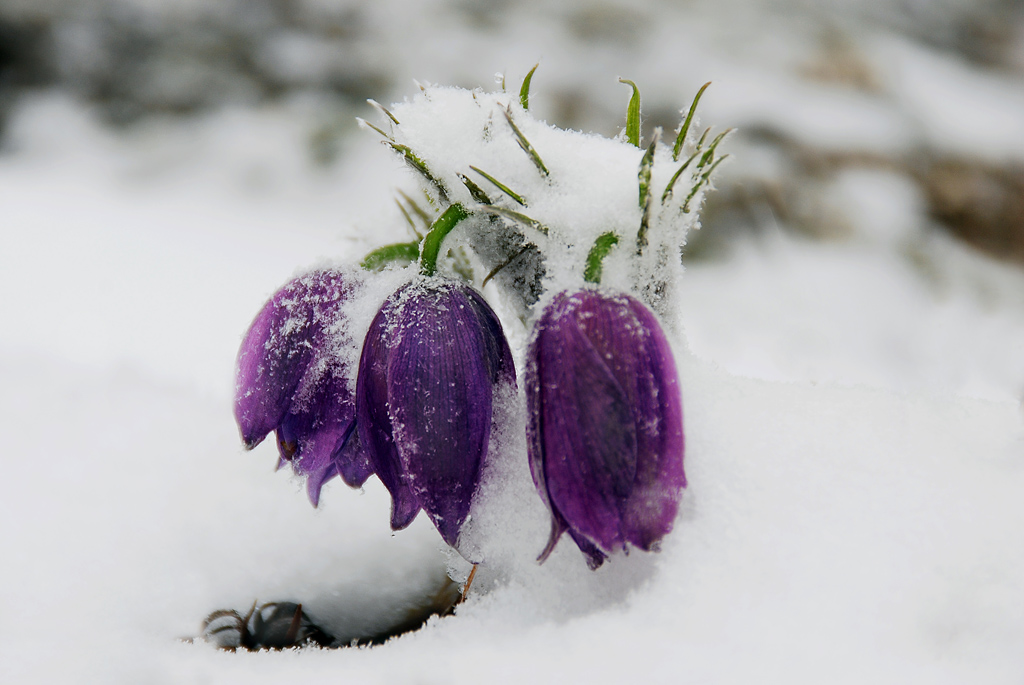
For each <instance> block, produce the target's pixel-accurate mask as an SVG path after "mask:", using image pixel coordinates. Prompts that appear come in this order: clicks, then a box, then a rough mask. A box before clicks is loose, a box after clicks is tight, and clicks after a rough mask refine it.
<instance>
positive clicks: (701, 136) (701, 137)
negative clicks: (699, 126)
mask: <svg viewBox="0 0 1024 685" xmlns="http://www.w3.org/2000/svg"><path fill="white" fill-rule="evenodd" d="M709 133H711V127H710V126H708V127H707V128H706V129H704V133H702V134H700V140H698V141H697V147H696V148H694V149H696V150H700V149H701V148H702V147H704V140H705V139H706V138H707V137H708V134H709Z"/></svg>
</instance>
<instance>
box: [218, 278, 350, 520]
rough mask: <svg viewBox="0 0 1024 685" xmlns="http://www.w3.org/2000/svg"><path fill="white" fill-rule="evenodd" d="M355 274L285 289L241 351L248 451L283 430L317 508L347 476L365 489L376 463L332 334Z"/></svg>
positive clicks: (241, 416) (287, 454) (285, 458)
mask: <svg viewBox="0 0 1024 685" xmlns="http://www.w3.org/2000/svg"><path fill="white" fill-rule="evenodd" d="M352 289H353V277H352V276H351V275H347V274H344V273H342V272H340V271H314V272H311V273H309V274H306V275H304V276H301V277H299V278H297V279H295V280H293V281H291V282H289V283H288V284H287V285H285V286H284V287H283V288H282V289H281V290H279V291H278V292H277V293H276V294H275V295H274V297H273V298H271V300H270V301H269V302H268V303H267V304H266V305H265V306H264V308H263V310H262V311H261V312H260V314H259V315H258V316H257V317H256V320H255V321H254V322H253V324H252V326H251V327H250V329H249V332H248V333H247V334H246V338H245V342H244V343H243V344H242V348H241V350H240V351H239V358H238V389H237V394H236V398H235V416H236V418H237V420H238V424H239V428H240V429H241V432H242V438H243V440H244V441H245V443H246V446H247V447H248V448H252V447H254V446H255V445H256V444H258V443H259V442H260V441H261V440H263V438H264V437H266V435H267V433H268V432H269V431H271V430H276V432H277V438H278V450H279V452H280V461H279V463H278V468H280V467H281V466H283V465H284V463H285V462H291V463H292V466H293V468H294V469H295V472H296V473H298V474H300V475H304V476H306V477H307V489H308V492H309V497H310V500H311V501H312V502H313V504H314V506H315V505H316V504H317V503H318V502H319V498H320V490H321V488H322V487H323V485H324V483H326V482H327V481H328V480H330V479H331V478H333V477H334V476H336V475H339V474H341V475H342V476H343V478H344V479H345V481H346V482H347V483H349V484H350V485H353V486H356V487H358V486H359V485H361V484H362V483H363V482H364V481H365V480H366V478H367V477H368V476H369V472H370V466H369V460H368V457H367V455H366V454H365V452H364V451H363V450H362V449H361V446H360V443H359V441H358V440H355V441H353V440H351V435H352V433H353V422H354V420H355V401H354V398H353V397H352V393H351V392H350V391H349V389H348V388H349V381H348V370H347V368H346V367H345V366H344V365H343V364H342V363H341V361H340V360H339V359H338V358H337V354H336V351H335V349H334V345H335V341H334V340H333V338H332V334H331V332H330V330H331V328H332V327H333V326H336V325H337V324H338V323H339V319H340V316H341V314H340V309H341V305H342V304H343V303H344V301H345V299H346V298H347V297H348V296H349V295H350V294H351V292H352Z"/></svg>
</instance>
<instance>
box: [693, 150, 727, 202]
mask: <svg viewBox="0 0 1024 685" xmlns="http://www.w3.org/2000/svg"><path fill="white" fill-rule="evenodd" d="M728 158H729V155H722V156H721V157H719V158H718V159H717V160H715V163H714V164H712V165H711V166H710V167H709V168H708V170H707V171H705V172H704V173H703V174H701V175H700V180H699V181H697V183H696V184H694V186H693V190H691V191H690V194H689V195H688V196H687V197H686V202H684V203H683V214H689V213H690V200H692V199H693V198H694V196H696V195H697V191H698V190H700V188H701V186H703V185H704V184H705V183H707V182H708V179H709V178H711V174H712V173H714V171H715V169H717V168H718V165H719V164H721V163H722V162H724V161H725V160H727V159H728Z"/></svg>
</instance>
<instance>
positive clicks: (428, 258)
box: [420, 204, 469, 276]
mask: <svg viewBox="0 0 1024 685" xmlns="http://www.w3.org/2000/svg"><path fill="white" fill-rule="evenodd" d="M468 216H469V212H467V211H466V209H465V208H464V207H463V206H462V205H460V204H454V205H452V206H450V207H449V208H448V209H446V210H445V211H444V214H442V215H441V216H439V217H437V221H435V222H434V224H433V225H432V226H431V227H430V232H429V233H427V237H426V238H424V239H423V248H422V249H421V251H420V273H422V274H423V275H424V276H433V275H434V272H435V271H437V257H438V254H440V252H441V243H442V242H444V239H445V238H447V237H448V234H449V233H451V232H452V230H453V229H454V228H455V227H456V226H458V225H459V222H461V221H462V220H463V219H465V218H466V217H468Z"/></svg>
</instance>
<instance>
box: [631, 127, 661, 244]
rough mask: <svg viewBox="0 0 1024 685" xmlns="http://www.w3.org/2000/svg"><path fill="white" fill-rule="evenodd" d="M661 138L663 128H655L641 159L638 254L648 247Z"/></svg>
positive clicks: (638, 174)
mask: <svg viewBox="0 0 1024 685" xmlns="http://www.w3.org/2000/svg"><path fill="white" fill-rule="evenodd" d="M660 140H661V129H655V131H654V135H653V136H651V144H650V145H648V146H647V151H646V152H644V156H643V158H642V159H641V160H640V171H639V172H637V178H638V180H639V182H640V183H639V185H640V230H639V231H638V232H637V234H636V248H637V253H638V254H639V253H641V252H643V249H644V248H645V247H647V227H648V225H649V224H650V222H651V195H652V193H651V171H652V170H653V168H654V151H655V150H656V149H657V147H658V142H659V141H660Z"/></svg>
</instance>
